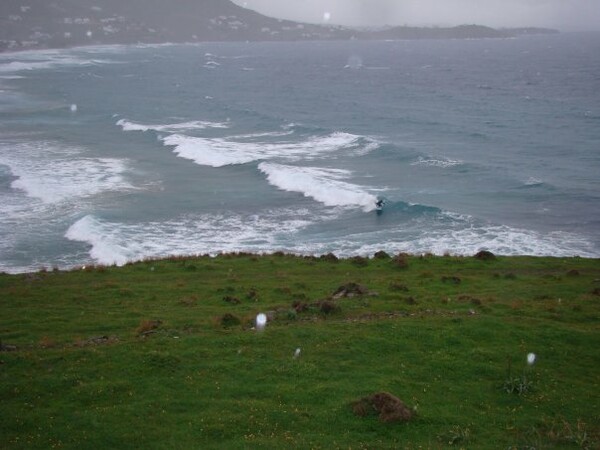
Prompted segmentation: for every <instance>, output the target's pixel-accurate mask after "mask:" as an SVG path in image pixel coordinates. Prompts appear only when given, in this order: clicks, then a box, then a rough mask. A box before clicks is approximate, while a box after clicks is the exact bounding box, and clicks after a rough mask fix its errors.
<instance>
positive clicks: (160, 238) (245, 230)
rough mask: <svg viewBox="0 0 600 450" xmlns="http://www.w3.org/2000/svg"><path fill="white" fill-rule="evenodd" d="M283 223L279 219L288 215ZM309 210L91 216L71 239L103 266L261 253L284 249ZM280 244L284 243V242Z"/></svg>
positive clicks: (77, 226) (70, 232)
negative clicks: (162, 217) (141, 218)
mask: <svg viewBox="0 0 600 450" xmlns="http://www.w3.org/2000/svg"><path fill="white" fill-rule="evenodd" d="M290 214H294V215H295V217H291V218H289V219H286V220H280V219H279V217H281V215H286V216H289V215H290ZM307 215H308V212H307V211H305V212H302V211H300V212H292V211H281V210H279V211H264V212H262V213H261V214H260V215H248V216H243V215H227V214H217V215H208V214H207V215H201V216H197V217H183V218H181V219H179V220H173V221H167V222H147V223H139V222H136V223H135V224H126V223H112V222H107V221H103V220H101V219H99V218H97V217H94V216H91V215H87V216H85V217H83V218H81V219H79V220H78V221H77V222H75V223H74V224H73V225H71V227H70V228H69V229H68V230H67V232H66V234H65V237H66V238H67V239H70V240H73V241H78V242H84V243H87V244H89V245H90V246H91V248H90V250H89V254H90V256H91V257H92V258H93V259H94V260H95V261H97V262H98V263H100V264H106V265H110V264H116V265H123V264H126V263H127V262H130V261H137V260H142V259H146V258H158V257H167V256H171V255H198V254H217V253H219V252H239V251H248V252H263V251H266V250H269V249H272V250H276V249H278V248H285V247H284V246H283V244H280V239H282V238H285V236H286V235H288V234H289V233H294V232H297V231H298V230H299V229H301V228H303V227H305V226H306V225H308V224H309V223H310V222H309V221H308V220H307V218H306V217H305V216H307ZM282 242H285V239H283V241H282Z"/></svg>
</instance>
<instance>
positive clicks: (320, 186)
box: [258, 162, 377, 211]
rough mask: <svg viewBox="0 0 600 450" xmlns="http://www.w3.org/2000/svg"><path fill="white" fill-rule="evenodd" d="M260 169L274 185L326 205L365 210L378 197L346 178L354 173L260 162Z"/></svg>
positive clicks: (371, 206) (371, 207)
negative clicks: (347, 180)
mask: <svg viewBox="0 0 600 450" xmlns="http://www.w3.org/2000/svg"><path fill="white" fill-rule="evenodd" d="M258 168H259V170H260V171H261V172H263V173H264V174H265V175H266V176H267V180H268V181H269V183H270V184H271V185H273V186H276V187H277V188H279V189H282V190H284V191H289V192H298V193H300V194H302V195H304V196H305V197H310V198H312V199H314V200H316V201H318V202H320V203H323V204H324V205H325V206H342V207H357V208H362V209H363V210H364V211H372V210H374V209H375V202H376V201H377V197H376V196H374V195H373V194H370V193H368V192H367V190H366V189H365V188H363V187H361V186H358V185H355V184H351V183H348V182H346V181H343V180H344V179H346V178H348V177H350V176H351V172H349V171H347V170H341V169H325V168H319V167H294V166H287V165H282V164H275V163H265V162H263V163H260V164H259V165H258Z"/></svg>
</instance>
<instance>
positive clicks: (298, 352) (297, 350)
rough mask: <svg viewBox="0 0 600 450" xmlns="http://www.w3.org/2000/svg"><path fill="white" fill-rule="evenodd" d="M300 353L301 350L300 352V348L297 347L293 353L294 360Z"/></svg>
mask: <svg viewBox="0 0 600 450" xmlns="http://www.w3.org/2000/svg"><path fill="white" fill-rule="evenodd" d="M300 351H301V350H300V347H298V348H297V349H296V351H295V352H294V358H299V357H300Z"/></svg>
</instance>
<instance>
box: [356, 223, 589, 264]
mask: <svg viewBox="0 0 600 450" xmlns="http://www.w3.org/2000/svg"><path fill="white" fill-rule="evenodd" d="M463 226H464V224H463ZM412 231H414V230H412ZM382 248H383V249H384V250H386V251H388V252H408V253H415V254H422V253H433V254H435V255H443V254H445V253H450V254H452V255H463V256H468V255H474V254H475V253H477V252H478V251H480V250H482V249H485V250H488V251H491V252H492V253H495V254H497V255H505V256H518V255H530V256H556V257H560V256H564V257H569V256H581V257H586V258H595V257H597V256H598V255H597V254H595V253H593V252H590V251H589V249H592V248H594V246H593V245H592V244H591V243H590V242H589V241H588V240H587V239H585V238H583V237H582V236H579V235H577V234H574V233H566V232H552V233H546V234H542V233H539V232H536V231H532V230H524V229H518V228H513V227H509V226H506V225H489V226H473V227H470V228H468V227H467V228H464V227H461V228H456V229H452V228H450V229H448V228H444V229H437V230H436V229H433V230H427V231H426V232H425V231H423V232H422V233H421V235H420V236H417V237H416V238H411V239H403V238H402V237H401V238H400V239H397V240H394V239H393V238H392V239H389V240H388V242H386V244H385V245H384V246H382V244H381V243H377V244H368V245H362V246H361V247H360V248H359V249H357V250H356V254H361V255H365V254H373V253H375V252H376V251H378V250H381V249H382Z"/></svg>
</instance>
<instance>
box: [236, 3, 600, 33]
mask: <svg viewBox="0 0 600 450" xmlns="http://www.w3.org/2000/svg"><path fill="white" fill-rule="evenodd" d="M233 1H234V2H235V3H237V4H239V5H241V6H246V7H247V8H250V9H254V10H256V11H258V12H261V13H263V14H266V15H269V16H273V17H278V18H283V19H291V20H297V21H303V22H313V23H326V22H329V23H335V24H341V25H352V26H363V25H461V24H472V23H475V24H479V25H487V26H491V27H519V26H538V27H552V28H559V29H561V30H564V31H571V30H600V0H233Z"/></svg>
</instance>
